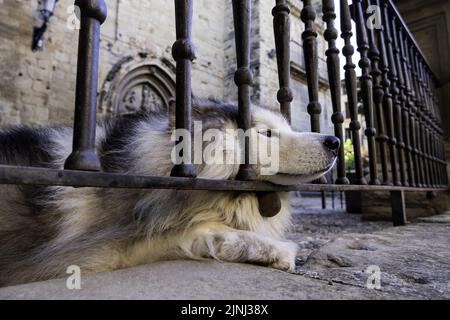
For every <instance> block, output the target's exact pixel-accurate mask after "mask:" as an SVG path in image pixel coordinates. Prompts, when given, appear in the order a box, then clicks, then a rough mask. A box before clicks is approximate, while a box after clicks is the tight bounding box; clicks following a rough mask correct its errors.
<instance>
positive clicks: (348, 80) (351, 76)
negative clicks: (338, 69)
mask: <svg viewBox="0 0 450 320" xmlns="http://www.w3.org/2000/svg"><path fill="white" fill-rule="evenodd" d="M340 9H341V32H342V34H341V38H342V39H344V43H345V45H344V47H343V49H342V53H343V55H344V56H345V59H346V63H345V66H344V69H345V86H346V91H347V98H348V107H349V112H350V119H351V122H350V130H351V132H352V141H353V152H354V157H355V175H356V181H352V183H355V184H358V185H365V184H367V181H366V179H365V178H364V174H363V163H362V156H361V137H360V130H361V123H360V121H359V119H358V93H357V90H358V83H357V77H356V71H355V69H356V65H355V64H354V63H353V55H354V53H355V49H354V48H353V46H352V43H351V39H352V36H353V33H352V24H351V14H350V6H349V5H348V1H347V0H341V1H340Z"/></svg>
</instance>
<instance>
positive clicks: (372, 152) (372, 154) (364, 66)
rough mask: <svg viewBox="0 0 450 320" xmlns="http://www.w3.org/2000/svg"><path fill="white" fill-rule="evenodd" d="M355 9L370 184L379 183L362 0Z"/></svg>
mask: <svg viewBox="0 0 450 320" xmlns="http://www.w3.org/2000/svg"><path fill="white" fill-rule="evenodd" d="M353 5H354V9H355V20H356V35H357V37H356V38H357V42H358V51H359V53H360V54H361V60H360V61H359V67H360V68H361V71H362V75H361V93H362V97H363V105H364V111H365V117H366V125H367V129H366V132H365V133H366V136H367V144H368V148H369V166H370V182H369V183H370V184H372V185H379V184H380V181H379V180H378V169H377V155H376V146H375V135H376V130H375V123H374V118H373V91H372V76H371V75H370V72H369V69H370V59H369V57H368V53H369V49H370V47H369V43H368V37H367V30H366V20H365V18H364V13H363V6H362V0H354V1H353Z"/></svg>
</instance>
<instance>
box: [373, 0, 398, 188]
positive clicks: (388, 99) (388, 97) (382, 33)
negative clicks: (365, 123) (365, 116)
mask: <svg viewBox="0 0 450 320" xmlns="http://www.w3.org/2000/svg"><path fill="white" fill-rule="evenodd" d="M377 6H378V7H379V8H382V13H383V14H384V15H386V14H387V13H386V12H387V4H386V3H383V7H381V3H380V0H377ZM378 35H379V43H380V51H381V60H382V64H381V72H382V81H381V85H382V86H383V90H384V99H383V109H384V116H385V120H386V128H387V135H388V145H389V155H390V163H391V171H392V183H393V184H395V185H400V181H399V179H398V172H397V150H396V144H397V139H396V138H395V129H394V111H393V102H392V94H391V91H390V87H391V81H390V79H389V74H390V65H389V57H388V53H387V50H386V45H389V43H390V40H389V39H390V36H389V34H386V28H385V27H384V25H383V26H382V27H381V29H378ZM386 39H388V40H386Z"/></svg>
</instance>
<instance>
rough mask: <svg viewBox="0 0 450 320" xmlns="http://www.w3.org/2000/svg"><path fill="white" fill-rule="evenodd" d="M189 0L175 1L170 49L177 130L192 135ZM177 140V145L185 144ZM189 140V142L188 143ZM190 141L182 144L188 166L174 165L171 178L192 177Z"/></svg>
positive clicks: (193, 51)
mask: <svg viewBox="0 0 450 320" xmlns="http://www.w3.org/2000/svg"><path fill="white" fill-rule="evenodd" d="M192 6H193V3H192V0H175V17H176V37H177V40H176V41H175V43H174V44H173V46H172V56H173V58H174V60H175V61H176V69H177V70H176V98H175V103H176V112H175V115H176V117H175V119H176V120H175V126H176V129H184V130H187V131H188V132H190V133H192V87H191V65H192V61H193V60H194V59H195V48H194V44H193V43H192V10H193V9H192ZM182 139H183V138H181V137H180V139H179V140H178V141H177V142H176V143H177V144H179V143H185V142H183V140H182ZM191 141H192V140H191ZM191 141H188V142H187V143H185V148H184V149H183V152H184V154H183V159H184V158H186V159H189V163H185V162H183V163H181V164H178V165H175V166H174V167H173V169H172V172H171V176H175V177H195V176H196V172H195V168H194V166H193V165H192V157H191Z"/></svg>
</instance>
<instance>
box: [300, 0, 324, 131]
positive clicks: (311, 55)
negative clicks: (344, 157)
mask: <svg viewBox="0 0 450 320" xmlns="http://www.w3.org/2000/svg"><path fill="white" fill-rule="evenodd" d="M302 1H303V10H302V13H301V19H302V21H303V23H304V24H305V31H304V32H303V34H302V39H303V51H304V53H305V69H306V78H307V82H308V94H309V104H308V113H309V115H310V117H311V131H312V132H320V114H321V113H322V106H321V105H320V103H319V56H318V53H317V32H316V31H315V30H314V20H315V19H316V11H315V10H314V7H313V5H312V1H311V0H302Z"/></svg>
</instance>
